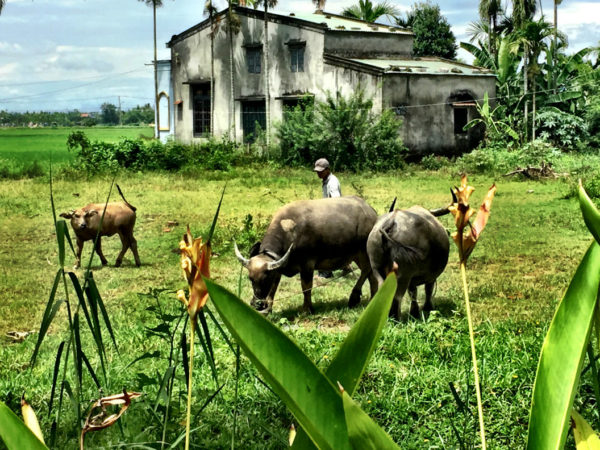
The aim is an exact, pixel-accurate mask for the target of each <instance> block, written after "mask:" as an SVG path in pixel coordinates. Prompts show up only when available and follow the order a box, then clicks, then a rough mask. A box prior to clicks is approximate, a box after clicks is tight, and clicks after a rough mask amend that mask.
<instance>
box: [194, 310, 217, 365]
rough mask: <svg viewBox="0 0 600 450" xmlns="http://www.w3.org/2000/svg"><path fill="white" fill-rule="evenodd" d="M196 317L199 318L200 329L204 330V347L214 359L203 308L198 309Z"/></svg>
mask: <svg viewBox="0 0 600 450" xmlns="http://www.w3.org/2000/svg"><path fill="white" fill-rule="evenodd" d="M198 317H199V318H200V324H201V325H202V331H204V337H205V338H206V348H207V349H208V352H209V354H210V359H211V360H212V361H214V360H215V354H214V352H213V346H212V340H211V339H210V331H209V329H208V324H207V323H206V316H205V315H204V308H202V309H201V310H200V312H199V313H198ZM207 356H208V355H207Z"/></svg>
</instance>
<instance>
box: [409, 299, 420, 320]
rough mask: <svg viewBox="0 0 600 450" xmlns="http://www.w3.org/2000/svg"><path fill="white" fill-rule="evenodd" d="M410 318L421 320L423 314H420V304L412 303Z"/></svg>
mask: <svg viewBox="0 0 600 450" xmlns="http://www.w3.org/2000/svg"><path fill="white" fill-rule="evenodd" d="M410 316H411V317H414V318H415V319H419V318H421V314H420V312H419V304H418V303H417V302H414V301H413V302H410Z"/></svg>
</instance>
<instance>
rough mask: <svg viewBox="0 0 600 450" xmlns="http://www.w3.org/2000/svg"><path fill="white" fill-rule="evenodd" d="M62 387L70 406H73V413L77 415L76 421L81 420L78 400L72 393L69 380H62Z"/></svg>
mask: <svg viewBox="0 0 600 450" xmlns="http://www.w3.org/2000/svg"><path fill="white" fill-rule="evenodd" d="M62 385H63V388H64V390H65V392H66V393H67V397H69V401H70V402H71V408H73V413H74V414H75V415H76V416H77V422H79V421H81V411H80V410H79V402H78V401H77V399H76V398H75V395H73V389H71V384H70V383H69V380H63V383H62Z"/></svg>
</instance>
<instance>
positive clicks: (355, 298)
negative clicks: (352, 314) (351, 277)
mask: <svg viewBox="0 0 600 450" xmlns="http://www.w3.org/2000/svg"><path fill="white" fill-rule="evenodd" d="M359 303H360V291H352V294H350V300H349V301H348V307H349V308H354V307H355V306H356V305H358V304H359Z"/></svg>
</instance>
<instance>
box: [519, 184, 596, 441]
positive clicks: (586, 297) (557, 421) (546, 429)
mask: <svg viewBox="0 0 600 450" xmlns="http://www.w3.org/2000/svg"><path fill="white" fill-rule="evenodd" d="M579 201H580V206H581V211H582V213H583V217H584V220H585V223H586V225H587V226H588V228H589V229H590V231H591V232H592V234H594V237H595V238H596V239H598V237H599V236H600V235H599V233H598V232H599V230H600V214H598V210H597V209H596V207H595V206H594V204H593V203H592V202H591V200H590V199H589V197H588V196H587V195H586V193H585V191H584V190H583V188H582V187H581V185H580V189H579ZM599 286H600V245H599V244H598V243H597V242H593V243H592V244H591V246H590V248H589V249H588V251H587V253H586V254H585V256H584V257H583V260H582V261H581V263H580V264H579V267H578V268H577V271H576V272H575V275H574V276H573V279H572V280H571V284H570V285H569V288H568V289H567V292H566V293H565V296H564V297H563V299H562V301H561V302H560V304H559V306H558V309H557V311H556V314H555V315H554V318H553V319H552V323H551V324H550V328H549V330H548V333H547V334H546V338H545V340H544V344H543V346H542V351H541V355H540V360H539V363H538V370H537V374H536V379H535V384H534V388H533V398H532V403H531V411H530V417H529V431H528V441H527V448H528V449H532V450H533V449H539V448H543V449H561V448H563V446H564V444H565V440H566V437H567V431H568V428H569V417H570V414H571V409H572V407H573V399H574V397H575V393H576V391H577V386H578V384H579V377H580V374H581V365H582V363H583V359H584V355H585V350H586V347H587V345H588V343H589V339H590V331H591V328H592V323H593V319H594V311H595V309H596V303H597V299H598V288H599Z"/></svg>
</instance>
